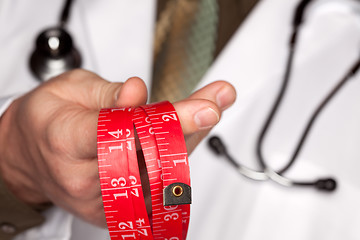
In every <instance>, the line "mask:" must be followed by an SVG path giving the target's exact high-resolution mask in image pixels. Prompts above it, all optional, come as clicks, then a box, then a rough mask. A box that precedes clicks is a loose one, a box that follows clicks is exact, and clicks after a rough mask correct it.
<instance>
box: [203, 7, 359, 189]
mask: <svg viewBox="0 0 360 240" xmlns="http://www.w3.org/2000/svg"><path fill="white" fill-rule="evenodd" d="M311 2H312V0H302V1H301V2H300V3H299V4H298V6H297V8H296V10H295V13H294V18H293V31H292V34H291V37H290V42H289V53H288V59H287V62H286V68H285V74H284V77H283V80H282V83H281V87H280V90H279V92H278V94H277V96H276V98H275V101H274V103H273V105H272V107H271V110H270V113H269V115H268V116H267V118H266V120H265V122H264V124H263V126H262V128H261V130H260V134H259V136H258V138H257V142H256V156H257V160H258V163H259V165H260V167H261V169H262V170H261V171H256V170H253V169H250V168H248V167H245V166H243V165H241V164H240V163H238V162H237V161H236V160H235V159H234V158H233V157H232V156H230V154H229V153H228V151H227V149H226V147H225V145H224V143H223V142H222V140H221V139H220V138H219V137H217V136H213V137H210V138H209V146H210V147H211V149H213V150H214V151H215V152H216V153H217V154H220V155H223V156H225V158H226V159H227V160H228V161H229V162H230V163H231V165H232V166H234V167H235V168H236V169H237V170H238V171H239V173H240V174H242V175H244V176H245V177H247V178H250V179H252V180H257V181H264V180H268V179H271V180H273V181H275V182H276V183H279V184H280V185H283V186H287V187H290V186H311V187H315V188H316V189H318V190H323V191H328V192H331V191H334V190H335V189H336V186H337V182H336V180H335V179H334V178H321V179H317V180H315V181H308V182H305V181H304V182H302V181H295V180H292V179H290V178H287V177H285V176H284V175H283V174H284V173H285V172H286V171H287V170H289V168H290V167H291V166H293V164H294V162H295V161H296V159H297V156H298V155H299V153H300V151H301V149H302V147H303V145H304V143H305V141H306V138H307V136H308V134H309V132H310V131H311V128H312V126H313V124H314V122H315V121H316V119H317V118H318V116H319V114H320V113H321V112H322V110H323V109H324V108H325V106H327V105H328V103H329V102H330V100H331V99H333V97H334V96H335V95H336V94H337V93H338V92H339V90H340V89H341V88H342V87H343V86H344V85H345V83H347V82H348V80H349V79H350V78H351V77H352V76H354V75H355V74H356V73H357V71H358V70H359V67H360V58H359V59H357V60H356V62H355V63H354V64H353V65H352V67H351V68H350V69H349V71H348V72H347V73H346V74H345V75H344V77H343V78H342V79H341V80H340V81H339V82H338V83H337V84H336V85H335V86H334V87H333V88H332V90H331V91H330V92H329V93H328V94H327V95H326V97H325V98H324V99H323V100H322V101H321V102H320V104H319V105H318V106H317V107H316V109H315V110H314V112H313V113H312V115H311V117H310V119H309V120H308V122H307V124H306V125H305V128H304V130H303V132H302V134H301V136H300V138H299V140H298V142H297V144H296V147H295V150H294V151H293V153H292V155H291V157H290V159H289V161H288V163H287V164H286V165H285V166H284V167H282V168H281V169H279V170H277V171H276V170H273V169H272V168H271V167H270V166H269V165H268V164H267V163H266V160H265V158H264V155H263V152H262V146H263V142H264V138H265V136H266V134H267V133H268V130H269V128H270V126H271V123H272V122H273V118H274V116H275V115H276V113H277V111H278V109H279V107H280V105H281V103H282V101H283V97H284V95H285V93H286V90H287V87H288V83H289V81H290V77H291V72H292V66H293V59H294V56H295V52H296V46H297V37H298V32H299V29H300V27H301V25H302V23H303V16H304V12H305V10H306V8H307V7H308V5H309V4H310V3H311Z"/></svg>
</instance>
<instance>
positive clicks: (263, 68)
mask: <svg viewBox="0 0 360 240" xmlns="http://www.w3.org/2000/svg"><path fill="white" fill-rule="evenodd" d="M62 2H63V1H61V0H53V1H51V2H50V1H47V0H32V1H20V0H0V29H1V31H0V53H1V54H0V63H1V71H0V84H1V85H0V89H1V94H2V96H6V95H13V94H16V93H18V92H23V91H27V90H29V89H30V88H32V87H34V86H36V84H37V83H36V81H35V80H34V79H33V78H32V76H31V75H30V73H29V71H28V69H27V62H28V55H29V53H30V51H31V44H33V41H34V40H33V39H34V38H35V36H36V35H37V33H38V31H39V29H41V28H43V27H46V26H52V25H53V24H55V23H56V18H57V16H58V14H59V9H60V8H61V4H62ZM344 2H348V1H341V0H332V1H331V0H319V1H317V2H316V3H315V4H313V6H312V8H311V9H309V11H307V14H306V22H305V25H304V26H303V28H302V29H303V30H302V31H301V34H300V37H299V47H298V51H297V54H296V58H295V61H294V68H293V69H294V71H293V76H292V78H291V83H290V85H289V90H288V93H287V94H286V96H285V101H284V103H283V104H282V106H281V109H280V113H279V114H278V115H277V117H276V118H275V122H274V123H273V125H272V127H271V130H270V131H269V135H268V136H267V138H266V139H265V144H264V154H265V156H266V160H267V162H268V164H269V165H271V166H272V167H273V168H275V169H277V168H279V167H281V166H282V165H283V164H284V163H285V162H286V161H287V160H288V158H289V155H290V153H291V152H292V150H293V148H294V144H295V142H296V141H297V139H298V137H299V134H300V132H301V131H302V129H303V127H304V124H305V122H306V121H307V119H308V117H309V115H310V114H311V112H312V111H313V109H314V108H315V106H316V105H317V104H318V102H319V101H320V100H321V99H322V98H323V96H324V95H325V94H326V93H327V91H328V90H329V89H330V88H331V87H332V86H333V85H334V84H335V83H336V82H337V81H338V80H339V79H340V78H341V77H342V76H343V75H344V74H345V72H346V71H347V70H348V68H349V67H350V65H351V64H352V63H353V62H354V61H355V59H356V58H357V57H358V55H359V46H360V45H359V43H360V15H359V9H360V7H359V5H358V4H351V3H349V4H345V3H344ZM349 2H350V1H349ZM20 3H21V4H20ZM296 3H297V1H295V0H263V1H262V2H260V4H259V5H258V6H257V7H256V8H255V9H254V11H253V12H252V13H251V15H250V16H249V18H248V19H247V20H246V21H245V23H244V24H243V25H242V26H241V27H240V29H239V30H238V31H237V32H236V34H235V35H234V37H233V38H232V40H231V41H230V43H229V44H228V46H227V47H226V48H225V50H224V51H223V52H222V54H221V55H220V56H219V58H218V59H217V61H216V62H215V63H214V65H213V66H212V68H211V69H210V70H209V72H208V73H207V74H206V76H205V77H204V79H203V80H202V82H201V83H200V84H199V87H200V86H203V85H205V84H207V83H209V82H212V81H214V80H218V79H224V80H228V81H230V82H231V83H232V84H234V86H235V88H236V90H237V92H238V98H237V101H236V103H235V105H234V106H233V107H231V108H230V109H229V110H228V111H227V112H226V113H225V114H224V115H223V117H222V120H221V123H220V124H219V125H218V126H217V127H215V128H214V130H213V131H212V134H216V135H220V136H221V137H222V138H223V140H224V141H225V142H226V143H227V145H228V149H229V151H230V152H231V154H232V155H233V156H234V157H235V158H236V159H237V161H239V162H241V163H244V164H246V165H247V166H250V167H254V168H256V167H258V164H257V162H256V158H255V153H254V152H255V150H254V149H255V140H256V137H257V134H258V132H259V129H260V127H261V124H262V122H263V121H264V118H265V116H266V114H267V113H268V110H269V107H270V105H271V104H272V100H273V98H274V96H275V94H276V91H277V90H278V87H279V85H280V82H281V79H282V76H283V74H284V66H285V61H286V57H287V43H288V39H289V35H290V30H291V28H290V21H291V18H292V11H293V8H294V6H295V5H296ZM154 4H155V3H154V1H141V0H132V1H124V0H107V1H95V0H79V1H77V2H76V4H75V6H74V8H73V12H72V14H71V16H72V17H71V21H70V24H69V29H70V31H71V32H72V33H73V35H74V38H75V39H76V43H77V45H78V47H79V48H80V50H81V52H82V54H83V57H84V67H85V68H87V69H90V70H93V71H95V72H97V73H99V74H100V75H102V76H104V77H105V78H107V79H109V80H111V81H124V80H125V79H126V78H127V77H130V76H133V75H138V76H140V77H143V78H144V80H145V81H146V82H147V83H148V84H149V79H150V69H151V68H150V66H151V46H152V45H151V37H152V35H151V33H152V31H153V27H154V25H153V20H154V12H155V6H154ZM39 5H41V7H39ZM359 92H360V76H359V74H357V75H356V76H355V77H354V78H353V79H352V80H351V81H349V82H348V83H347V85H346V86H345V87H344V89H342V90H341V92H340V93H339V95H337V96H336V97H335V98H334V99H333V100H332V101H331V103H330V105H329V106H328V107H327V108H326V109H324V112H323V113H322V114H321V116H320V117H319V119H318V120H317V122H316V124H315V126H314V128H313V131H312V132H311V134H310V135H309V138H308V141H307V142H306V144H305V146H304V149H303V151H302V152H301V154H300V155H299V158H298V160H297V162H296V164H294V166H293V168H291V170H289V171H288V172H287V173H286V175H287V176H289V177H291V178H294V179H298V180H313V179H317V178H319V177H323V176H334V177H336V179H337V180H338V189H337V191H336V192H335V193H331V194H327V193H319V192H317V191H315V190H313V189H307V188H291V189H289V188H284V187H281V186H278V185H276V184H274V183H273V182H263V183H259V182H253V181H250V180H248V179H245V178H244V177H242V176H239V174H238V173H237V172H236V171H235V170H234V169H233V168H232V167H231V166H230V165H229V164H227V163H226V162H225V160H223V159H221V158H219V157H217V156H215V155H214V154H213V153H212V152H211V151H210V150H209V149H208V147H207V143H206V141H203V142H202V143H201V144H200V145H199V146H198V148H197V149H196V150H195V152H194V153H193V154H192V155H191V157H190V162H191V177H192V189H193V204H192V213H191V220H190V229H189V235H188V239H192V240H193V239H194V240H205V239H206V240H219V239H221V240H230V239H231V240H233V239H242V240H263V239H273V240H287V239H292V240H304V239H306V240H308V239H314V240H318V239H327V240H332V239H334V240H335V239H336V240H338V239H347V240H352V239H360V228H359V226H360V208H359V207H358V205H359V202H360V174H359V169H360V161H359V159H360V150H359V147H358V145H359V144H360V124H359V123H360V108H359V104H360V94H359ZM3 102H4V101H3ZM4 107H5V105H3V108H4ZM45 215H46V217H47V222H46V224H44V225H43V226H40V227H38V228H34V229H32V230H29V231H27V232H25V233H24V234H22V235H19V236H18V237H17V238H16V240H30V239H31V240H33V239H34V240H35V239H36V240H39V239H40V240H45V239H46V240H49V239H50V240H83V239H87V240H99V239H106V238H107V234H106V231H105V230H101V229H98V228H96V227H93V226H90V225H89V224H86V223H84V222H83V221H81V220H79V219H78V218H76V217H74V216H72V215H70V214H69V213H66V212H65V211H63V210H60V209H57V208H55V209H51V210H50V211H48V212H46V213H45Z"/></svg>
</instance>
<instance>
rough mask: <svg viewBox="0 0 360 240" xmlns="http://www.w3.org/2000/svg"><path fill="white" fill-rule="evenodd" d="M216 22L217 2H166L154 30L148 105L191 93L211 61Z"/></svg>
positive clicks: (205, 0) (183, 0) (210, 0)
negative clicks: (151, 81)
mask: <svg viewBox="0 0 360 240" xmlns="http://www.w3.org/2000/svg"><path fill="white" fill-rule="evenodd" d="M217 22H218V7H217V0H171V1H168V2H167V5H166V7H165V9H164V10H163V12H162V13H161V14H160V16H159V20H158V22H157V27H156V34H155V46H154V72H153V85H152V89H151V102H157V101H162V100H169V101H171V102H174V101H177V100H180V99H182V98H185V97H187V96H188V95H189V94H190V93H191V91H192V90H193V89H194V87H195V86H196V85H197V83H198V82H199V80H200V79H201V78H202V76H203V75H204V74H205V72H206V70H207V69H208V67H209V66H210V65H211V63H212V61H213V58H214V52H215V42H216V33H217Z"/></svg>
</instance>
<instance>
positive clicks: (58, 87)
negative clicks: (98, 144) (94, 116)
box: [44, 69, 147, 110]
mask: <svg viewBox="0 0 360 240" xmlns="http://www.w3.org/2000/svg"><path fill="white" fill-rule="evenodd" d="M45 85H46V86H44V87H47V88H48V89H50V91H51V92H52V93H54V94H55V95H57V96H58V97H60V98H62V99H65V100H68V101H71V102H74V103H77V104H79V105H82V106H83V107H86V108H88V109H94V110H98V109H101V108H110V107H122V106H126V107H127V106H138V105H141V104H144V103H145V102H146V99H147V91H146V85H145V83H144V82H143V81H142V80H141V79H140V78H138V77H132V78H129V79H128V80H127V81H126V82H125V83H120V82H109V81H107V80H105V79H103V78H101V77H100V76H98V75H96V74H94V73H92V72H89V71H85V70H81V69H78V70H73V71H70V72H67V73H64V74H62V75H59V76H58V77H56V78H54V79H52V80H51V81H49V82H48V83H47V84H45Z"/></svg>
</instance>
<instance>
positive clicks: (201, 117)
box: [194, 107, 220, 129]
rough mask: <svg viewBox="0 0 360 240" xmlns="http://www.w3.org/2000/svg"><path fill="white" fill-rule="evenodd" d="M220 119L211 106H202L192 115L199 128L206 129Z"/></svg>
mask: <svg viewBox="0 0 360 240" xmlns="http://www.w3.org/2000/svg"><path fill="white" fill-rule="evenodd" d="M219 120H220V116H219V114H218V113H217V112H216V111H215V110H214V109H212V108H209V107H207V108H203V109H201V110H200V111H198V112H197V113H196V114H195V116H194V121H195V123H196V125H197V126H198V127H199V129H207V128H211V127H213V126H214V125H215V124H217V123H218V122H219Z"/></svg>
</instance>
